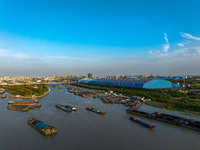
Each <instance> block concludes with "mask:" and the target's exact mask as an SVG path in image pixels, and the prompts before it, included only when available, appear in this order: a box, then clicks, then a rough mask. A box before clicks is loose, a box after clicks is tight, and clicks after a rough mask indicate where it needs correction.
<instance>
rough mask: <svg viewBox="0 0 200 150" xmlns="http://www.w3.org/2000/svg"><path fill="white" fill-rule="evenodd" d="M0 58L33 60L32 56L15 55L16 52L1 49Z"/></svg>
mask: <svg viewBox="0 0 200 150" xmlns="http://www.w3.org/2000/svg"><path fill="white" fill-rule="evenodd" d="M0 54H1V55H0V57H14V58H20V59H27V58H31V57H32V56H31V55H26V54H22V53H15V52H11V51H8V50H5V49H0Z"/></svg>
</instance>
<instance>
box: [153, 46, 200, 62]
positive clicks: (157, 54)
mask: <svg viewBox="0 0 200 150" xmlns="http://www.w3.org/2000/svg"><path fill="white" fill-rule="evenodd" d="M149 54H150V56H151V57H152V59H172V58H176V59H180V58H181V59H185V58H187V59H190V58H191V59H193V58H195V57H197V58H200V47H187V48H180V49H177V50H174V51H172V52H168V53H166V52H161V51H158V50H154V51H152V50H151V51H149Z"/></svg>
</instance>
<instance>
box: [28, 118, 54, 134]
mask: <svg viewBox="0 0 200 150" xmlns="http://www.w3.org/2000/svg"><path fill="white" fill-rule="evenodd" d="M27 123H28V124H29V125H31V126H32V127H33V128H35V129H36V130H38V131H39V132H40V133H42V134H44V135H52V134H55V133H57V132H58V130H57V129H56V128H55V127H53V126H50V125H48V124H46V123H44V122H42V121H40V120H39V119H37V118H31V119H29V120H28V121H27Z"/></svg>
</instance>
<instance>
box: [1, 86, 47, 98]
mask: <svg viewBox="0 0 200 150" xmlns="http://www.w3.org/2000/svg"><path fill="white" fill-rule="evenodd" d="M2 88H4V89H5V90H6V91H7V92H8V93H9V94H11V95H21V96H23V98H32V96H35V97H43V96H44V95H46V94H47V93H48V92H49V88H48V86H47V85H14V86H2Z"/></svg>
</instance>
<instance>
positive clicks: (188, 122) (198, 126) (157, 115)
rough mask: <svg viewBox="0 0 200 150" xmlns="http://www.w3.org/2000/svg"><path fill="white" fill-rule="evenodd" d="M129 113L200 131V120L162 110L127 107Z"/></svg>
mask: <svg viewBox="0 0 200 150" xmlns="http://www.w3.org/2000/svg"><path fill="white" fill-rule="evenodd" d="M127 113H131V114H135V115H138V116H143V117H146V118H149V119H153V120H157V121H162V122H165V123H169V124H173V125H177V126H180V127H185V128H188V129H193V130H196V131H200V122H199V121H196V120H193V119H187V118H183V117H178V116H173V115H169V114H165V113H161V112H154V113H152V114H150V113H146V112H143V111H138V110H131V109H127Z"/></svg>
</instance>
